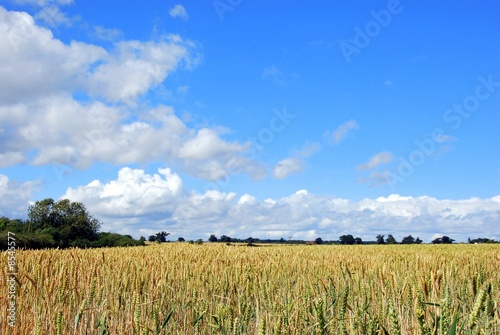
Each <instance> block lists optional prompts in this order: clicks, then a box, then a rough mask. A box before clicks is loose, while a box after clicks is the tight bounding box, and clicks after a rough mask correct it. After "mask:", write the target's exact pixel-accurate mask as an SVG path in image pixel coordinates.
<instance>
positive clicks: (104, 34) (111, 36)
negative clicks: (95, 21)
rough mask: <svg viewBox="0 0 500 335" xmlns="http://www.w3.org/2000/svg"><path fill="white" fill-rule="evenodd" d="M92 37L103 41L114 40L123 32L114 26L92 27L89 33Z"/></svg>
mask: <svg viewBox="0 0 500 335" xmlns="http://www.w3.org/2000/svg"><path fill="white" fill-rule="evenodd" d="M90 35H91V36H92V37H93V38H96V39H98V40H104V41H116V40H118V39H119V38H120V37H122V35H123V33H122V32H121V31H120V30H119V29H116V28H105V27H103V26H96V27H94V31H93V32H92V33H91V34H90Z"/></svg>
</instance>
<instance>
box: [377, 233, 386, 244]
mask: <svg viewBox="0 0 500 335" xmlns="http://www.w3.org/2000/svg"><path fill="white" fill-rule="evenodd" d="M376 238H377V244H385V241H384V235H377V237H376Z"/></svg>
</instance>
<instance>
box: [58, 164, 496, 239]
mask: <svg viewBox="0 0 500 335" xmlns="http://www.w3.org/2000/svg"><path fill="white" fill-rule="evenodd" d="M63 197H65V198H69V199H71V200H73V201H81V202H83V203H84V204H86V205H87V207H88V209H89V210H90V211H91V212H92V213H93V214H94V215H96V216H97V217H98V218H99V219H101V220H102V222H103V229H108V230H111V231H118V232H121V233H128V234H132V235H134V236H137V237H139V236H140V235H148V234H152V233H153V232H155V231H158V230H160V229H161V230H167V231H169V232H171V233H172V236H174V237H175V236H183V237H184V238H189V239H196V238H203V239H206V238H208V236H209V235H210V234H218V235H222V234H225V235H228V236H233V237H240V238H246V237H249V236H253V237H259V238H264V239H265V238H281V237H283V238H288V237H289V236H292V237H293V238H300V239H314V238H316V237H322V238H323V239H337V238H338V237H339V236H340V235H342V234H353V235H355V236H360V237H361V238H363V239H365V240H374V239H375V236H376V235H378V234H394V236H395V237H396V238H397V239H398V240H400V239H401V238H402V237H404V236H407V235H409V234H412V235H413V236H414V237H416V236H419V237H420V238H422V239H424V241H425V242H430V240H431V238H432V236H433V235H435V234H443V235H449V236H451V237H453V238H454V239H456V240H458V241H465V240H466V239H467V237H478V236H485V237H489V238H495V239H498V238H499V237H500V226H499V225H498V223H499V222H500V196H496V197H492V198H489V199H479V198H471V199H464V200H439V199H436V198H432V197H428V196H422V197H405V196H401V195H398V194H392V195H390V196H388V197H380V198H377V199H363V200H361V201H351V200H347V199H339V198H335V197H333V196H325V195H316V194H311V193H309V192H308V191H307V190H299V191H297V192H295V193H293V194H291V195H289V196H286V197H283V198H279V199H266V200H263V201H260V200H258V199H256V198H255V197H253V196H252V195H249V194H243V195H237V194H236V193H233V192H230V193H224V192H220V191H216V190H210V191H207V192H205V193H198V192H194V191H189V190H186V189H184V188H183V184H182V180H181V178H180V177H179V175H177V174H176V173H174V172H172V170H170V169H159V170H158V173H155V174H147V173H146V172H145V171H143V170H140V169H130V168H123V169H122V170H120V172H119V174H118V177H117V179H115V180H111V181H108V182H102V181H99V180H96V181H93V182H91V183H89V184H87V185H83V186H79V187H76V188H68V190H67V191H66V194H64V196H63ZM458 232H459V233H458Z"/></svg>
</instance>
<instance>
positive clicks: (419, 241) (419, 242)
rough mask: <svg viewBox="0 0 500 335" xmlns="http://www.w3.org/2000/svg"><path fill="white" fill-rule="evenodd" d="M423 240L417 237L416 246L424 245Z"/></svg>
mask: <svg viewBox="0 0 500 335" xmlns="http://www.w3.org/2000/svg"><path fill="white" fill-rule="evenodd" d="M422 242H423V241H422V240H421V239H420V237H418V236H417V238H416V239H415V244H422Z"/></svg>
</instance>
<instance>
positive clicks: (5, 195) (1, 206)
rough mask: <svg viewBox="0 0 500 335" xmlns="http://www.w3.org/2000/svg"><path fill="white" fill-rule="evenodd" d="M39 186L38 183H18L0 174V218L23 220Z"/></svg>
mask: <svg viewBox="0 0 500 335" xmlns="http://www.w3.org/2000/svg"><path fill="white" fill-rule="evenodd" d="M40 186H41V183H40V182H39V181H26V182H20V181H15V180H10V179H9V177H7V176H6V175H3V174H0V216H7V217H10V218H24V217H25V216H26V209H27V208H28V206H29V201H30V200H31V199H32V197H33V194H34V192H35V191H37V190H38V189H39V188H40Z"/></svg>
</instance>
